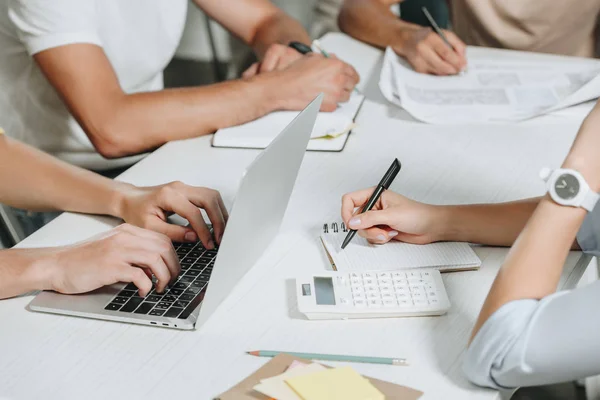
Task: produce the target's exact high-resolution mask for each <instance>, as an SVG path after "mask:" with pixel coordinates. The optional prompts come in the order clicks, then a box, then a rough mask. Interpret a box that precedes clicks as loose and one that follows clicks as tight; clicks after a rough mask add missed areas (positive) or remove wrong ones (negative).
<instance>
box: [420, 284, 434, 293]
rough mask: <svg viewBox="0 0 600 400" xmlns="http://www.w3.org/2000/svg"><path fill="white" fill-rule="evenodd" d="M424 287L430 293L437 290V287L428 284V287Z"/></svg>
mask: <svg viewBox="0 0 600 400" xmlns="http://www.w3.org/2000/svg"><path fill="white" fill-rule="evenodd" d="M423 287H424V288H425V290H426V291H428V292H432V291H434V290H435V286H433V285H430V284H427V285H423Z"/></svg>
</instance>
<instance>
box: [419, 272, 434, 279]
mask: <svg viewBox="0 0 600 400" xmlns="http://www.w3.org/2000/svg"><path fill="white" fill-rule="evenodd" d="M421 276H422V277H423V278H432V275H431V272H421Z"/></svg>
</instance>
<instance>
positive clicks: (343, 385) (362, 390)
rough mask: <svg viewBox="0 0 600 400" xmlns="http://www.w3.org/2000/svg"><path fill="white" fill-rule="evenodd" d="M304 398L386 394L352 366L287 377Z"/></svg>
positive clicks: (374, 399)
mask: <svg viewBox="0 0 600 400" xmlns="http://www.w3.org/2000/svg"><path fill="white" fill-rule="evenodd" d="M286 383H287V384H288V385H289V386H290V387H291V388H292V389H294V391H295V392H296V393H298V394H299V395H300V397H301V398H302V399H303V400H385V396H384V395H383V393H381V392H380V391H379V390H377V388H375V387H374V386H373V385H371V383H370V382H369V381H368V380H367V379H365V378H363V377H362V376H361V375H360V374H359V373H358V372H356V371H355V370H354V369H353V368H352V367H342V368H333V369H327V370H324V371H320V372H316V373H312V374H308V375H301V376H297V377H293V378H288V379H286Z"/></svg>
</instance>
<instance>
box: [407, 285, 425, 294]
mask: <svg viewBox="0 0 600 400" xmlns="http://www.w3.org/2000/svg"><path fill="white" fill-rule="evenodd" d="M410 292H411V293H425V288H424V287H423V286H421V285H410Z"/></svg>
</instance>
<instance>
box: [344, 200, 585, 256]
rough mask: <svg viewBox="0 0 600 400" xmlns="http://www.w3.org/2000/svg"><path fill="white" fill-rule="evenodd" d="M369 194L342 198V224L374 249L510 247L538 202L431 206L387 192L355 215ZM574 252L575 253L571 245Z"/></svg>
mask: <svg viewBox="0 0 600 400" xmlns="http://www.w3.org/2000/svg"><path fill="white" fill-rule="evenodd" d="M372 193H373V189H365V190H361V191H357V192H353V193H349V194H347V195H345V196H344V197H343V198H342V219H343V220H344V222H345V223H346V224H347V225H348V226H349V227H350V228H352V229H357V230H358V234H359V235H360V236H362V237H364V238H367V239H368V240H369V241H370V242H372V243H378V244H383V243H387V242H389V241H390V240H399V241H402V242H408V243H415V244H426V243H432V242H440V241H454V242H469V243H478V244H485V245H490V246H512V244H513V243H514V241H515V239H516V238H517V236H518V235H519V233H520V232H521V230H522V229H523V227H524V226H525V224H526V223H527V220H528V219H529V218H530V217H531V215H532V214H533V211H534V210H535V208H536V207H537V205H538V203H539V201H540V199H539V198H533V199H526V200H520V201H512V202H507V203H499V204H470V205H457V206H453V205H443V206H435V205H429V204H424V203H419V202H417V201H414V200H411V199H408V198H406V197H404V196H402V195H399V194H396V193H394V192H391V191H386V192H384V194H383V195H382V196H381V199H380V201H379V202H378V203H377V204H376V205H375V207H374V208H373V210H371V211H369V212H366V213H363V214H357V212H358V210H360V208H361V207H362V206H363V205H364V204H365V203H366V202H367V200H368V199H369V197H370V196H371V194H372ZM573 246H574V248H577V244H576V243H575V244H574V245H573Z"/></svg>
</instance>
